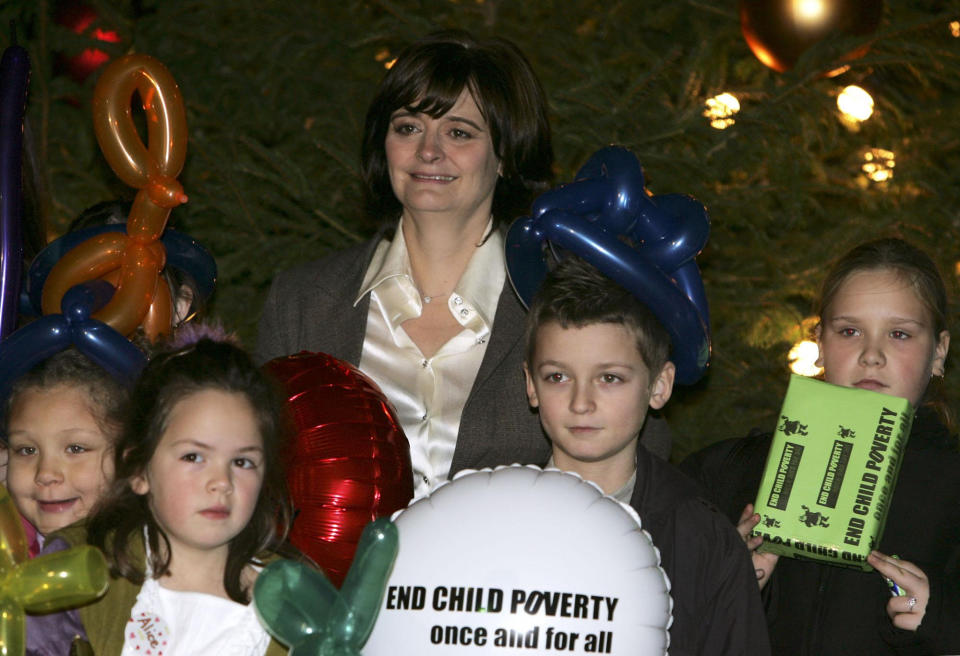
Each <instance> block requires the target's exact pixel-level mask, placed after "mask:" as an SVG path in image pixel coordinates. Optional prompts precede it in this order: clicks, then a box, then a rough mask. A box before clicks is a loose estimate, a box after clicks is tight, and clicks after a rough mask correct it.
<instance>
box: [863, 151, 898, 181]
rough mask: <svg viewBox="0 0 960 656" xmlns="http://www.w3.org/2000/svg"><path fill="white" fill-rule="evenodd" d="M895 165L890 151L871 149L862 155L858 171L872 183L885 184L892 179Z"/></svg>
mask: <svg viewBox="0 0 960 656" xmlns="http://www.w3.org/2000/svg"><path fill="white" fill-rule="evenodd" d="M896 165H897V162H896V160H895V159H894V156H893V151H892V150H886V149H884V148H871V149H869V150H867V151H866V152H864V153H863V164H861V165H860V170H861V171H863V172H864V173H865V174H866V176H867V177H868V178H869V179H870V180H872V181H873V182H886V181H887V180H889V179H890V178H892V177H893V167H895V166H896Z"/></svg>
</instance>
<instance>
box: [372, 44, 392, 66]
mask: <svg viewBox="0 0 960 656" xmlns="http://www.w3.org/2000/svg"><path fill="white" fill-rule="evenodd" d="M373 58H374V59H375V60H377V61H378V62H383V67H384V68H386V69H387V70H389V69H390V68H391V67H392V66H393V63H394V62H395V61H397V58H396V57H392V56H391V55H390V50H389V49H388V48H380V50H378V51H377V54H376V55H374V56H373Z"/></svg>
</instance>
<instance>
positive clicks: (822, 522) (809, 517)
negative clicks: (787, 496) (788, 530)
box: [800, 506, 830, 528]
mask: <svg viewBox="0 0 960 656" xmlns="http://www.w3.org/2000/svg"><path fill="white" fill-rule="evenodd" d="M800 507H801V508H803V512H802V513H801V514H800V521H801V522H803V523H804V524H806V525H807V526H809V527H810V528H814V527H817V526H819V527H822V528H830V522H829V521H828V520H829V519H830V518H829V517H827V516H826V515H824V514H823V513H821V512H820V511H818V510H817V511H815V510H810V509H809V508H807V507H806V506H800Z"/></svg>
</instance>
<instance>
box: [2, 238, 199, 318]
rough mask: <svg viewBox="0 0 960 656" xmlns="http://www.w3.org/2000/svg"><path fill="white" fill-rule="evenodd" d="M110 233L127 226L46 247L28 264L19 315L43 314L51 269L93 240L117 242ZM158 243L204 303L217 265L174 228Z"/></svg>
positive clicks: (197, 245)
mask: <svg viewBox="0 0 960 656" xmlns="http://www.w3.org/2000/svg"><path fill="white" fill-rule="evenodd" d="M110 233H118V234H124V235H125V234H126V225H124V224H108V225H99V226H90V227H88V228H82V229H80V230H75V231H73V232H67V233H65V234H63V235H62V236H60V237H58V238H57V239H55V240H53V241H52V242H50V243H49V244H47V246H46V247H45V248H44V249H43V250H42V251H40V253H38V254H37V256H36V257H35V258H33V261H32V262H31V263H30V269H29V271H28V272H27V277H26V280H24V284H23V291H22V292H21V296H20V309H21V312H24V313H29V314H32V315H40V314H43V305H42V298H43V296H42V295H43V286H44V284H46V282H47V276H49V275H50V271H51V269H53V267H54V265H55V264H56V263H57V262H59V261H60V260H61V259H62V258H63V257H64V256H66V255H67V254H68V253H69V252H70V251H71V250H72V249H73V248H75V247H76V246H79V245H80V244H82V243H84V242H86V241H90V240H93V239H95V238H101V240H102V239H106V240H111V239H114V238H118V237H117V235H114V234H110ZM104 235H106V236H105V237H104ZM160 241H161V243H162V244H163V247H164V249H165V250H166V253H167V267H170V268H173V269H179V270H180V271H182V272H183V273H185V274H187V275H189V276H190V277H191V278H192V279H193V280H194V282H196V283H197V291H199V293H200V298H201V299H202V300H203V301H204V302H206V301H207V300H209V298H210V296H211V295H212V294H213V290H214V286H215V285H216V281H217V263H216V261H215V260H214V259H213V256H212V255H211V254H210V252H209V251H208V250H207V249H206V248H204V247H203V246H202V245H201V244H200V243H199V242H198V241H196V240H195V239H193V238H192V237H190V236H189V235H186V234H184V233H182V232H179V231H177V230H174V229H173V228H167V229H166V230H164V231H163V237H161V238H160Z"/></svg>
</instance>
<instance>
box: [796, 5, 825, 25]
mask: <svg viewBox="0 0 960 656" xmlns="http://www.w3.org/2000/svg"><path fill="white" fill-rule="evenodd" d="M827 9H828V8H827V6H826V3H825V2H824V1H823V0H793V15H794V18H795V20H796V21H797V22H798V23H800V24H804V23H805V24H807V25H818V24H819V23H821V22H822V21H823V20H824V18H826V16H827V13H828V11H827Z"/></svg>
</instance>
